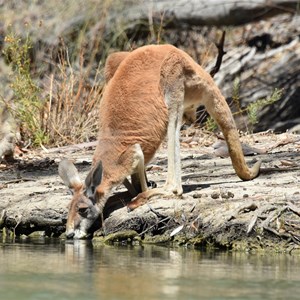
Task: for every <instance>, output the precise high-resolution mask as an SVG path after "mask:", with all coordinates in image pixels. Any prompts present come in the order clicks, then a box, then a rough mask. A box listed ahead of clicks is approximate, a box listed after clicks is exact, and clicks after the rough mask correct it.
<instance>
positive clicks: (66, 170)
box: [58, 159, 83, 192]
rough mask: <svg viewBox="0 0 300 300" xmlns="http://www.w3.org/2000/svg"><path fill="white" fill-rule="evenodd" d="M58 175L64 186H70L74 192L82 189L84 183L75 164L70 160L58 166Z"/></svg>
mask: <svg viewBox="0 0 300 300" xmlns="http://www.w3.org/2000/svg"><path fill="white" fill-rule="evenodd" d="M58 174H59V176H60V177H61V179H62V180H63V182H64V184H65V185H66V186H68V187H69V188H70V189H71V190H72V191H73V192H75V191H78V190H80V189H81V188H82V186H83V183H82V182H81V180H80V177H79V174H78V171H77V169H76V167H75V166H74V164H73V163H72V162H71V161H69V160H68V159H63V160H62V161H61V162H60V163H59V165H58Z"/></svg>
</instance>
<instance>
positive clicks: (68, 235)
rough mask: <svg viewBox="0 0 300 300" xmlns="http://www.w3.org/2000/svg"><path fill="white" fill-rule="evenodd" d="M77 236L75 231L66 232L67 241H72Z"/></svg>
mask: <svg viewBox="0 0 300 300" xmlns="http://www.w3.org/2000/svg"><path fill="white" fill-rule="evenodd" d="M74 235H75V232H74V230H72V231H68V232H66V237H67V239H72V238H73V237H74Z"/></svg>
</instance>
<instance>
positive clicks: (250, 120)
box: [205, 78, 283, 133]
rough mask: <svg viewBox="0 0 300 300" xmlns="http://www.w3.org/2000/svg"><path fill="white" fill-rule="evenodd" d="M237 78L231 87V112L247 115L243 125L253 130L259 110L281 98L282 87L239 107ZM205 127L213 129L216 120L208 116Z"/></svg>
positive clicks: (242, 115)
mask: <svg viewBox="0 0 300 300" xmlns="http://www.w3.org/2000/svg"><path fill="white" fill-rule="evenodd" d="M239 86H240V83H239V79H238V78H236V79H235V80H234V82H233V89H232V103H231V105H232V106H233V109H235V112H234V113H233V116H234V117H244V116H246V117H247V121H245V122H244V123H245V127H246V128H247V132H249V133H252V132H253V126H254V125H255V124H257V123H258V115H259V112H260V111H261V110H262V109H263V108H265V107H266V106H269V105H272V104H274V103H275V102H277V101H278V100H280V99H281V96H282V92H283V90H282V89H275V90H274V91H273V92H272V94H271V95H270V96H269V97H267V98H262V99H258V100H256V101H254V102H252V103H250V104H249V105H247V106H246V107H245V108H242V107H241V102H240V96H239ZM249 126H250V127H249ZM205 128H206V129H207V130H208V131H215V130H216V129H217V128H218V126H217V124H216V122H215V121H214V120H213V119H212V118H211V117H210V116H208V118H207V120H206V122H205Z"/></svg>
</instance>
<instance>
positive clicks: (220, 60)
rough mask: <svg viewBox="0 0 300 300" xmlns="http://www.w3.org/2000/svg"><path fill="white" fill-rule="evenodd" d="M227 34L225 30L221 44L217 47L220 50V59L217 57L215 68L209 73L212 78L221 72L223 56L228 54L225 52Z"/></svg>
mask: <svg viewBox="0 0 300 300" xmlns="http://www.w3.org/2000/svg"><path fill="white" fill-rule="evenodd" d="M225 34H226V31H225V30H224V31H223V33H222V37H221V39H220V42H219V43H217V44H216V46H217V48H218V57H217V61H216V64H215V66H214V67H213V68H212V70H211V71H210V72H209V73H210V75H211V77H214V76H215V75H216V74H217V73H218V72H219V70H220V67H221V64H222V60H223V56H224V54H226V52H225V51H224V42H225Z"/></svg>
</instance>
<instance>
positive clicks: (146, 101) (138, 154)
mask: <svg viewBox="0 0 300 300" xmlns="http://www.w3.org/2000/svg"><path fill="white" fill-rule="evenodd" d="M105 77H106V81H107V86H106V89H105V92H104V96H103V99H102V101H101V105H100V126H99V137H98V145H97V148H96V150H95V154H94V158H93V166H94V167H93V168H94V170H97V164H98V163H99V162H101V163H102V168H101V170H100V169H99V168H98V169H99V170H98V171H97V172H95V173H97V174H98V175H97V176H98V177H100V178H99V180H98V181H97V178H94V185H93V187H94V188H93V189H91V190H92V194H91V195H92V196H91V197H90V199H92V202H93V205H94V206H95V207H97V209H96V210H97V212H99V213H101V212H102V210H103V207H104V205H105V203H106V200H107V198H108V197H109V195H110V192H111V190H112V188H113V187H115V186H116V185H119V184H121V183H122V182H124V181H125V180H126V178H127V177H128V176H130V175H132V174H138V178H139V180H140V183H141V187H142V191H143V192H142V193H141V194H140V195H139V196H138V197H137V199H136V201H135V202H133V203H132V206H131V207H136V206H138V205H139V204H140V203H143V202H144V200H145V199H147V198H149V197H151V196H153V195H155V194H165V193H167V194H171V193H175V194H178V195H180V194H182V186H181V167H180V152H179V148H180V145H179V130H180V126H181V122H182V116H183V114H184V112H185V111H186V112H187V113H188V114H190V113H191V111H192V112H193V111H194V110H195V109H196V108H197V107H198V106H199V105H201V104H202V105H204V106H205V107H206V109H207V110H208V112H209V113H210V114H211V116H212V117H213V118H214V119H215V120H216V122H217V123H218V124H219V126H220V128H221V130H222V131H223V134H224V137H225V139H226V141H227V143H228V148H229V153H230V157H231V159H232V163H233V167H234V169H235V171H236V173H237V174H238V176H239V177H240V178H241V179H243V180H250V179H252V178H254V177H256V176H257V175H258V173H259V166H260V163H257V164H256V165H255V166H254V167H253V168H252V169H249V168H248V166H247V165H246V162H245V159H244V155H243V153H242V149H241V145H240V142H239V136H238V132H237V130H236V127H235V123H234V120H233V118H232V115H231V112H230V109H229V107H228V105H227V103H226V101H225V99H224V97H223V96H222V95H221V92H220V90H219V89H218V87H217V86H216V84H215V83H214V81H213V79H212V78H211V76H210V75H209V74H208V73H207V72H205V71H204V70H203V69H202V68H201V67H200V66H199V65H198V64H197V63H195V62H194V60H193V59H192V58H191V57H190V56H188V55H187V54H186V53H185V52H184V51H181V50H179V49H177V48H175V47H173V46H171V45H163V46H154V45H150V46H145V47H141V48H139V49H137V50H135V51H133V52H131V53H128V52H118V53H116V54H112V55H111V56H110V57H109V58H108V60H107V63H106V68H105ZM166 134H167V137H168V174H167V181H166V185H165V187H164V188H157V189H152V190H148V189H147V186H146V184H145V175H144V165H145V164H147V163H148V162H149V161H150V160H151V159H152V158H153V156H154V155H155V152H156V151H157V149H158V148H159V146H160V144H161V142H162V141H163V139H164V138H165V136H166ZM66 166H67V164H66ZM68 168H69V167H63V168H61V172H60V173H62V174H63V176H62V175H61V176H62V177H64V178H67V177H68V176H69V175H68V172H69V171H68ZM93 172H94V171H93ZM100 172H101V175H102V176H101V175H99V174H100ZM70 173H72V176H73V177H74V176H75V175H76V174H75V175H74V172H73V169H72V172H70ZM72 176H70V177H72ZM75 177H76V176H75ZM90 177H95V176H90ZM64 181H65V182H66V183H67V184H68V185H70V184H69V182H68V180H64ZM94 189H95V190H94ZM85 190H87V192H85V191H84V190H82V191H81V194H82V195H81V196H80V197H79V198H78V197H77V196H76V197H77V198H76V197H75V196H74V198H73V200H72V201H73V202H75V203H76V202H80V203H82V199H84V197H86V198H87V196H86V194H88V193H90V190H89V185H87V183H86V187H85ZM84 193H85V194H84ZM79 199H80V200H79ZM87 202H88V201H87ZM72 207H73V208H72V209H73V210H74V209H76V204H75V206H74V205H73V206H72ZM87 207H89V208H90V204H87ZM93 209H94V208H93ZM95 215H97V213H95ZM69 218H74V213H73V212H70V213H69ZM90 219H92V217H91V218H90ZM87 220H89V218H88V217H86V218H84V217H83V218H82V221H81V223H80V226H79V229H78V230H79V231H78V234H76V228H75V229H74V226H73V228H72V230H73V231H74V230H75V237H78V238H80V237H83V236H85V234H86V232H87V230H88V228H87V227H90V222H88V225H84V226H83V225H82V224H87ZM68 222H69V224H73V223H74V222H73V223H72V221H70V220H68ZM73 225H74V224H73ZM67 227H68V226H67ZM70 227H72V226H71V225H70ZM67 230H68V229H67Z"/></svg>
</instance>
